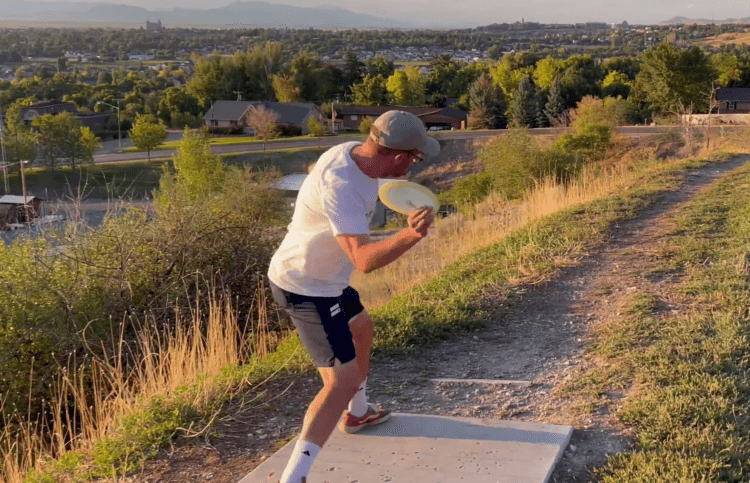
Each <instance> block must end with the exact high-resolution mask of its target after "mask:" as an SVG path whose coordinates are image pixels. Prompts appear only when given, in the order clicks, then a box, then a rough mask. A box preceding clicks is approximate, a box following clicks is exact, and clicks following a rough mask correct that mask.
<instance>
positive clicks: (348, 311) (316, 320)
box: [269, 281, 365, 367]
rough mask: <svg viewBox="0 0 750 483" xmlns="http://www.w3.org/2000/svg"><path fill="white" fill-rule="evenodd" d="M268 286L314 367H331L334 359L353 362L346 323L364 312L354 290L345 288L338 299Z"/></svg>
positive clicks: (353, 354) (351, 341)
mask: <svg viewBox="0 0 750 483" xmlns="http://www.w3.org/2000/svg"><path fill="white" fill-rule="evenodd" d="M269 284H270V285H271V293H273V299H274V300H275V301H276V303H277V304H279V306H280V307H281V308H283V309H284V310H285V311H286V313H288V314H289V316H290V317H291V319H292V322H293V323H294V326H295V327H296V328H297V332H298V333H299V336H300V339H302V343H303V344H304V346H305V349H307V352H308V353H309V354H310V356H311V357H312V360H313V362H314V363H315V366H316V367H333V364H334V361H335V360H336V359H338V360H339V362H341V364H346V363H347V362H349V361H351V360H353V359H354V357H355V355H356V354H355V352H354V341H353V340H352V332H351V330H350V329H349V321H350V320H352V319H353V318H354V317H356V316H357V315H359V314H360V313H362V312H363V311H364V310H365V308H364V307H363V306H362V303H361V302H360V301H359V294H358V293H357V291H356V290H354V289H353V288H351V287H346V288H345V289H344V292H343V293H342V294H341V295H340V296H338V297H308V296H306V295H298V294H295V293H292V292H287V291H286V290H284V289H282V288H280V287H277V286H276V285H275V284H274V283H273V282H270V281H269Z"/></svg>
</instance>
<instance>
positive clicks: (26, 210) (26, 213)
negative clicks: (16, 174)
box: [21, 160, 30, 223]
mask: <svg viewBox="0 0 750 483" xmlns="http://www.w3.org/2000/svg"><path fill="white" fill-rule="evenodd" d="M27 162H28V161H23V160H22V161H21V192H22V196H23V214H24V217H25V219H26V223H28V222H29V221H30V220H29V205H28V203H27V200H26V176H25V175H24V171H23V165H24V164H26V163H27Z"/></svg>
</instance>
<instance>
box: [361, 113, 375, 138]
mask: <svg viewBox="0 0 750 483" xmlns="http://www.w3.org/2000/svg"><path fill="white" fill-rule="evenodd" d="M373 122H375V121H374V120H373V119H372V118H371V117H365V118H364V119H362V122H360V123H359V132H360V133H362V134H363V135H365V136H366V135H368V134H370V127H372V123H373Z"/></svg>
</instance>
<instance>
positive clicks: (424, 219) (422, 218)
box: [408, 206, 435, 238]
mask: <svg viewBox="0 0 750 483" xmlns="http://www.w3.org/2000/svg"><path fill="white" fill-rule="evenodd" d="M433 221H435V217H434V216H433V214H432V207H429V206H423V207H422V208H419V209H418V210H414V211H412V212H411V214H410V215H409V228H408V230H410V231H412V232H414V233H416V234H417V235H418V236H419V238H424V237H426V236H427V230H428V229H429V228H430V225H432V222H433Z"/></svg>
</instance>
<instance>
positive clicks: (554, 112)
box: [544, 79, 565, 126]
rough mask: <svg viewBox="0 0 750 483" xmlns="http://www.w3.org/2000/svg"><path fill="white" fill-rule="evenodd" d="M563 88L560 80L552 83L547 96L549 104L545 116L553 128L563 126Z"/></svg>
mask: <svg viewBox="0 0 750 483" xmlns="http://www.w3.org/2000/svg"><path fill="white" fill-rule="evenodd" d="M562 90H563V86H562V83H561V82H560V80H559V79H555V80H554V82H552V86H551V87H550V89H549V94H548V95H547V103H546V104H545V106H544V114H545V115H546V116H547V119H548V121H549V123H550V125H551V126H557V125H559V124H561V122H562V119H563V115H564V114H565V98H564V97H563V92H562Z"/></svg>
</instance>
